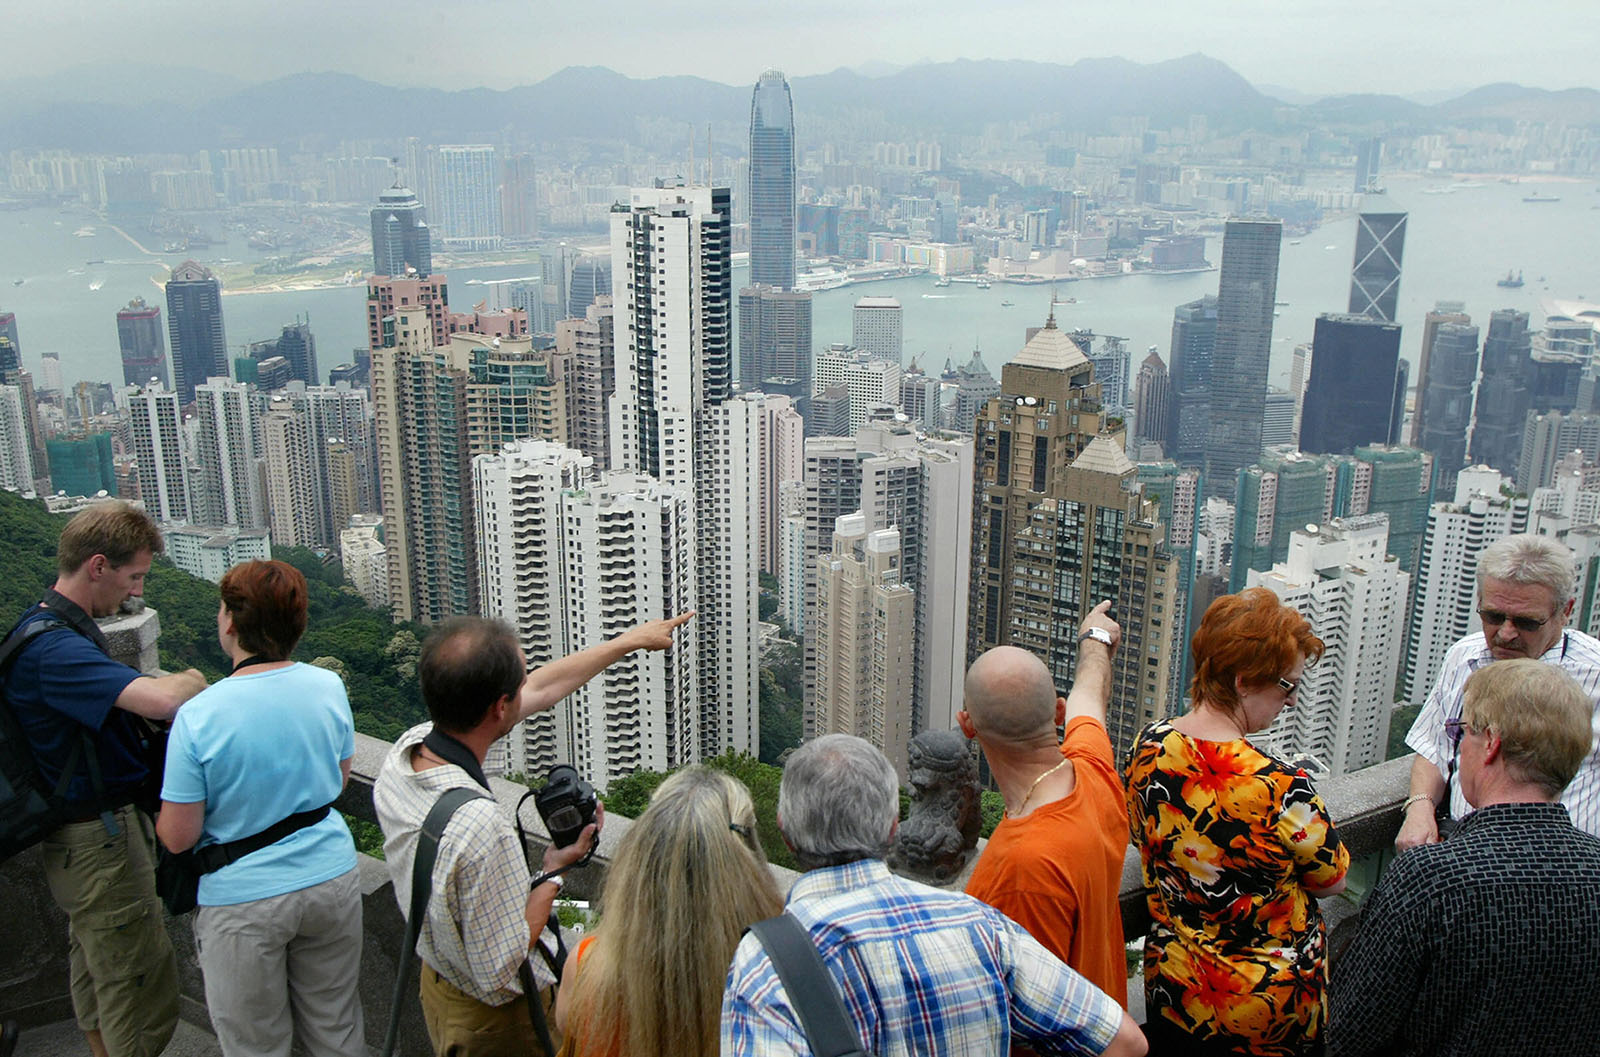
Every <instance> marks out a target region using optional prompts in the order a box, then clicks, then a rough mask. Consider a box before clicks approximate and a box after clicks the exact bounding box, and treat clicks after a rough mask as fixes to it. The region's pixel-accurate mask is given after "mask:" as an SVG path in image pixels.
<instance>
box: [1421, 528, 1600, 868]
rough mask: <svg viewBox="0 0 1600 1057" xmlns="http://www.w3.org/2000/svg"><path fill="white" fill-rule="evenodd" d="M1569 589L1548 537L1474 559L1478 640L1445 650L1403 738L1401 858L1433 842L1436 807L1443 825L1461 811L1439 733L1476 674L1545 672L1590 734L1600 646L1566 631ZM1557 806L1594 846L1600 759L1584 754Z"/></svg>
mask: <svg viewBox="0 0 1600 1057" xmlns="http://www.w3.org/2000/svg"><path fill="white" fill-rule="evenodd" d="M1576 585H1577V570H1576V568H1575V566H1574V563H1573V556H1572V550H1571V549H1570V548H1569V547H1567V545H1566V544H1564V543H1562V542H1560V541H1559V540H1555V539H1552V538H1550V537H1548V536H1532V535H1520V536H1506V537H1505V538H1503V539H1499V540H1496V541H1495V542H1494V543H1491V544H1490V545H1489V546H1488V547H1485V548H1484V550H1483V553H1482V554H1480V555H1479V556H1478V619H1479V620H1480V621H1481V623H1482V630H1481V631H1476V632H1473V633H1472V634H1471V635H1468V636H1467V637H1466V638H1464V639H1462V640H1461V641H1460V642H1458V643H1456V644H1455V645H1454V646H1452V647H1450V652H1449V653H1446V654H1445V657H1444V663H1443V664H1442V665H1441V666H1440V668H1439V679H1438V682H1436V683H1435V684H1434V687H1433V692H1432V693H1430V694H1429V695H1428V700H1427V703H1426V704H1424V705H1423V707H1422V711H1421V713H1419V714H1418V716H1417V720H1416V722H1415V723H1413V724H1412V725H1411V731H1410V733H1408V734H1407V735H1406V744H1407V745H1409V746H1410V747H1411V748H1412V749H1414V750H1416V753H1417V756H1416V759H1415V760H1414V761H1413V762H1412V764H1411V793H1410V795H1409V796H1407V797H1406V799H1405V803H1404V807H1403V809H1402V811H1403V815H1404V822H1403V824H1402V825H1401V827H1400V833H1399V835H1398V836H1397V837H1396V838H1395V846H1396V847H1398V848H1399V849H1400V850H1401V851H1405V850H1407V849H1408V848H1415V847H1417V846H1418V845H1420V844H1432V843H1434V842H1435V841H1437V840H1438V839H1439V825H1438V822H1437V820H1436V815H1437V813H1438V812H1439V809H1440V808H1441V807H1442V806H1448V813H1449V817H1450V818H1451V819H1453V820H1459V819H1461V818H1462V817H1463V816H1464V815H1466V813H1467V812H1468V811H1469V810H1471V809H1470V808H1469V807H1468V804H1467V800H1466V797H1465V795H1464V794H1463V791H1462V789H1461V786H1460V783H1459V782H1457V781H1455V779H1454V777H1453V775H1454V773H1455V769H1456V763H1455V759H1454V751H1453V750H1454V746H1453V745H1452V744H1451V742H1450V741H1449V739H1448V738H1447V737H1446V734H1445V731H1446V729H1447V725H1448V724H1449V722H1450V721H1451V720H1456V719H1460V718H1461V709H1462V690H1463V688H1464V687H1465V685H1466V682H1467V679H1468V677H1469V676H1471V675H1472V674H1473V673H1474V672H1476V671H1478V670H1479V669H1480V668H1483V667H1485V666H1487V665H1489V664H1492V663H1494V662H1496V661H1506V660H1515V659H1519V658H1525V659H1530V660H1537V661H1542V662H1544V663H1546V664H1553V665H1555V666H1556V667H1558V668H1560V669H1561V670H1562V671H1564V672H1566V673H1567V674H1568V675H1570V676H1572V678H1573V679H1575V680H1576V681H1577V683H1578V685H1579V686H1581V687H1582V688H1583V691H1584V693H1586V694H1588V695H1589V700H1590V703H1591V715H1592V719H1591V727H1592V728H1597V729H1600V641H1597V640H1596V639H1594V638H1592V637H1591V636H1589V635H1586V634H1584V633H1583V632H1581V631H1579V630H1577V629H1576V628H1569V627H1567V621H1568V620H1570V619H1572V608H1573V603H1574V600H1575V599H1574V594H1573V592H1574V589H1575V587H1576ZM1561 801H1562V803H1564V804H1566V805H1567V810H1568V811H1569V813H1570V814H1571V816H1572V822H1573V824H1574V825H1576V826H1577V827H1578V828H1579V829H1581V830H1585V831H1587V832H1589V833H1593V834H1595V835H1596V836H1600V752H1597V750H1596V748H1595V747H1594V746H1593V745H1591V748H1590V751H1589V753H1588V755H1587V756H1585V757H1584V759H1583V763H1582V765H1581V766H1580V767H1579V768H1578V771H1577V776H1576V777H1575V778H1573V779H1572V782H1571V784H1569V785H1568V786H1567V788H1566V791H1565V792H1564V793H1562V795H1561Z"/></svg>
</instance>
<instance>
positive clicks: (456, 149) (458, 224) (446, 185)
mask: <svg viewBox="0 0 1600 1057" xmlns="http://www.w3.org/2000/svg"><path fill="white" fill-rule="evenodd" d="M435 157H436V158H437V171H438V196H437V198H438V200H437V202H435V201H427V202H426V205H427V206H428V209H429V211H430V212H431V213H432V215H433V216H434V217H435V221H434V222H435V223H436V224H437V225H438V226H439V228H440V229H441V230H442V231H443V232H444V238H443V240H442V241H443V242H444V244H445V245H446V246H448V247H451V248H453V249H461V250H497V249H499V248H500V241H501V236H502V234H503V233H504V229H503V227H502V226H501V217H500V195H499V192H498V189H497V185H498V183H499V179H500V167H499V165H497V164H496V162H495V150H494V147H492V146H488V145H471V146H449V147H440V148H439V149H438V151H437V153H436V155H435Z"/></svg>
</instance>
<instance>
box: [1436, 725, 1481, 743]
mask: <svg viewBox="0 0 1600 1057" xmlns="http://www.w3.org/2000/svg"><path fill="white" fill-rule="evenodd" d="M1469 730H1470V731H1472V733H1474V734H1476V733H1478V731H1477V728H1475V727H1471V726H1468V725H1467V721H1466V720H1464V719H1447V720H1445V721H1444V736H1445V737H1446V738H1448V739H1450V748H1451V749H1459V748H1461V739H1462V738H1464V737H1466V734H1467V731H1469Z"/></svg>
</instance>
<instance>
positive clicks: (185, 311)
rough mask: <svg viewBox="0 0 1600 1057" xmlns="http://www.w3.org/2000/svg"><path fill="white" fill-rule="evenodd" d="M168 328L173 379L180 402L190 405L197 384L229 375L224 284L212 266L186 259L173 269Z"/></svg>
mask: <svg viewBox="0 0 1600 1057" xmlns="http://www.w3.org/2000/svg"><path fill="white" fill-rule="evenodd" d="M167 331H168V335H169V337H171V339H172V380H173V383H174V385H175V386H176V389H177V393H178V399H179V401H180V402H181V403H184V404H187V403H189V402H190V401H191V400H193V399H194V387H195V386H197V385H201V384H203V383H204V382H205V380H206V379H207V378H224V377H227V374H228V339H227V335H226V334H225V333H224V332H223V328H222V283H221V282H219V281H218V280H217V277H216V276H215V275H213V274H212V272H211V269H210V268H207V267H205V266H204V265H201V264H198V263H196V262H194V261H184V262H183V263H182V264H180V265H178V267H176V268H174V269H173V270H172V276H171V278H169V279H168V280H167ZM148 380H149V379H144V380H143V381H148ZM140 384H143V382H141V383H140Z"/></svg>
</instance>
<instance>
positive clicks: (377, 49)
mask: <svg viewBox="0 0 1600 1057" xmlns="http://www.w3.org/2000/svg"><path fill="white" fill-rule="evenodd" d="M4 7H7V8H10V11H9V12H8V13H6V14H5V16H4V20H3V21H4V25H5V30H6V34H5V35H6V48H5V54H6V58H7V64H8V66H7V69H6V70H5V71H4V72H3V73H0V78H5V77H29V76H34V75H43V74H52V73H57V72H60V71H62V70H65V69H70V68H72V67H76V66H80V65H83V64H86V63H92V64H97V65H102V64H114V63H115V62H117V61H118V60H119V59H121V58H126V59H128V60H130V61H135V62H139V63H141V64H147V65H161V66H178V67H199V68H202V69H209V70H213V71H217V72H222V73H228V74H232V75H234V76H237V77H240V78H243V79H246V80H266V79H270V78H273V77H278V76H282V75H284V74H288V73H294V72H299V71H308V70H338V71H341V72H346V73H353V74H356V75H359V76H362V77H366V78H369V79H371V80H376V81H380V82H383V83H386V84H400V85H411V84H417V85H433V86H437V87H443V88H463V87H473V86H480V85H481V86H486V87H490V88H507V87H511V86H513V85H517V84H529V83H533V82H535V81H538V80H540V79H542V78H543V77H546V76H548V75H549V74H551V73H553V72H554V71H556V70H559V69H561V68H562V67H564V66H575V65H582V66H590V65H593V66H609V67H611V68H613V69H616V70H618V71H620V72H622V73H626V74H629V75H630V76H635V77H647V76H655V75H661V74H695V75H698V76H701V77H706V78H710V79H713V80H719V81H725V82H728V83H731V84H746V83H750V82H753V81H754V80H755V78H756V76H757V74H759V73H760V71H761V70H762V69H764V68H766V67H768V66H776V67H779V68H781V69H783V70H785V71H786V72H787V73H789V74H790V75H791V76H796V75H803V74H811V73H822V72H826V71H828V70H832V69H834V68H836V67H839V66H857V65H860V64H863V63H870V62H887V63H894V64H900V65H904V64H909V63H913V62H917V61H920V60H924V59H932V60H936V61H943V60H949V59H958V58H971V59H979V58H1008V59H1033V60H1039V61H1049V62H1073V61H1076V60H1077V59H1081V58H1088V57H1103V56H1111V55H1118V56H1122V57H1124V58H1128V59H1133V60H1135V61H1139V62H1153V61H1158V60H1161V59H1168V58H1173V57H1176V56H1179V55H1184V54H1188V53H1190V52H1194V51H1201V52H1205V53H1206V54H1208V55H1211V56H1214V57H1216V58H1219V59H1221V60H1223V61H1224V62H1227V63H1228V64H1229V65H1231V66H1232V67H1233V68H1234V69H1236V70H1238V71H1239V72H1240V73H1241V74H1243V75H1244V76H1245V77H1246V78H1248V79H1249V80H1251V81H1252V82H1255V83H1257V84H1260V83H1269V84H1276V85H1282V86H1285V87H1288V88H1292V89H1295V90H1298V91H1303V92H1308V93H1328V92H1351V91H1371V92H1395V93H1406V92H1427V91H1439V90H1448V89H1457V88H1466V87H1474V86H1476V85H1479V84H1484V83H1488V82H1491V81H1517V82H1520V83H1523V84H1529V85H1535V86H1539V87H1544V88H1570V87H1575V86H1586V87H1587V86H1596V87H1600V70H1597V69H1596V56H1597V55H1600V16H1597V15H1596V5H1595V3H1594V0H1517V2H1515V3H1510V4H1507V3H1502V2H1500V0H1333V2H1316V0H1092V2H1086V0H1015V2H1009V0H960V2H957V0H797V2H793V3H776V2H771V0H767V2H760V0H758V2H756V3H750V2H748V0H746V2H740V0H715V2H713V0H457V2H454V3H452V2H449V0H446V2H444V3H440V2H438V0H429V2H426V3H423V2H419V0H384V2H382V3H378V2H374V0H251V2H242V0H125V2H123V3H118V4H106V3H105V2H104V0H43V2H35V3H27V4H26V5H24V3H23V2H22V0H7V3H6V4H5V5H4Z"/></svg>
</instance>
